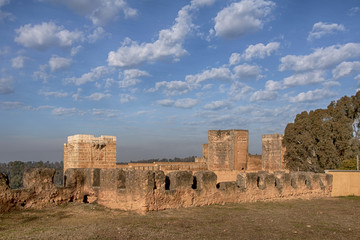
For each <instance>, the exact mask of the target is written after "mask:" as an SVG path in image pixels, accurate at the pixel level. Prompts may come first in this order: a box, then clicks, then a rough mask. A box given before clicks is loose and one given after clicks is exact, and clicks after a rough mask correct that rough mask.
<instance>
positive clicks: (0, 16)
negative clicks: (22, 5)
mask: <svg viewBox="0 0 360 240" xmlns="http://www.w3.org/2000/svg"><path fill="white" fill-rule="evenodd" d="M9 2H10V0H0V8H1V7H3V6H4V5H6V4H8V3H9ZM7 19H8V20H10V21H14V20H15V17H14V15H13V14H12V13H9V12H4V11H2V10H1V9H0V23H2V22H3V21H4V20H7Z"/></svg>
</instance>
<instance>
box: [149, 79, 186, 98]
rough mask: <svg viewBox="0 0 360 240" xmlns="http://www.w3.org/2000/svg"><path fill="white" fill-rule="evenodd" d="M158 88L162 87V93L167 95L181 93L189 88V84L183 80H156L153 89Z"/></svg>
mask: <svg viewBox="0 0 360 240" xmlns="http://www.w3.org/2000/svg"><path fill="white" fill-rule="evenodd" d="M159 89H163V93H164V94H166V95H167V96H174V95H181V94H185V93H188V92H189V91H190V90H191V88H190V86H189V84H188V83H187V82H183V81H170V82H166V81H162V82H157V83H156V84H155V91H157V90H159Z"/></svg>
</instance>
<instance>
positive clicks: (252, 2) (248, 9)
mask: <svg viewBox="0 0 360 240" xmlns="http://www.w3.org/2000/svg"><path fill="white" fill-rule="evenodd" d="M274 7H275V3H273V2H271V1H263V0H242V1H240V2H236V3H232V4H231V5H230V6H228V7H226V8H224V9H222V10H221V11H220V12H219V13H218V14H217V15H216V17H215V26H214V29H215V32H216V35H217V36H221V37H224V38H237V37H242V36H244V35H247V34H249V33H253V32H256V31H258V30H260V29H262V28H263V25H264V22H265V21H266V17H267V16H269V14H270V13H271V11H272V10H273V9H274Z"/></svg>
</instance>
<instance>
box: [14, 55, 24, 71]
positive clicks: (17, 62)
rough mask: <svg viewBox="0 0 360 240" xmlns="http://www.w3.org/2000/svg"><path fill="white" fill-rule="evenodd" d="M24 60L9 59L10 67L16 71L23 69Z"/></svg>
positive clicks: (21, 58) (20, 57) (19, 58)
mask: <svg viewBox="0 0 360 240" xmlns="http://www.w3.org/2000/svg"><path fill="white" fill-rule="evenodd" d="M25 59H26V57H24V56H18V57H15V58H13V59H11V66H12V67H13V68H17V69H20V68H23V67H24V63H25Z"/></svg>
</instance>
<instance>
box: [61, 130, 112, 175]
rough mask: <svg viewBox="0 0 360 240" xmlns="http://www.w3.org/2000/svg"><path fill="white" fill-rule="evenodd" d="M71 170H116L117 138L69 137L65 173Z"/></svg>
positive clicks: (66, 148) (65, 157)
mask: <svg viewBox="0 0 360 240" xmlns="http://www.w3.org/2000/svg"><path fill="white" fill-rule="evenodd" d="M69 168H116V137H114V136H100V137H94V136H93V135H82V134H78V135H74V136H69V137H68V142H67V143H65V144H64V172H65V171H66V170H67V169H69Z"/></svg>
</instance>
